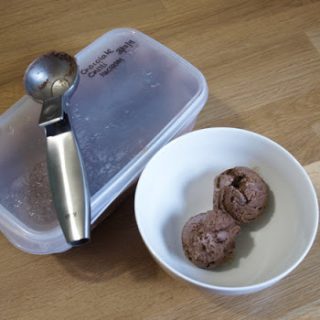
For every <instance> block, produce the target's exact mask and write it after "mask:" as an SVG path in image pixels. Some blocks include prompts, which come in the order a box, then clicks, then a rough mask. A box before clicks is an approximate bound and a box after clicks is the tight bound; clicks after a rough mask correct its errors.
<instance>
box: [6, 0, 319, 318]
mask: <svg viewBox="0 0 320 320" xmlns="http://www.w3.org/2000/svg"><path fill="white" fill-rule="evenodd" d="M319 12H320V2H319V1H311V0H310V1H308V0H292V1H291V0H268V1H259V0H246V1H243V0H228V1H222V0H198V1H192V0H185V1H181V0H180V1H178V0H176V1H171V0H170V1H169V0H162V1H160V0H140V1H129V0H118V1H106V0H96V1H84V0H79V1H75V0H69V1H49V0H42V1H39V0H30V1H22V0H12V1H1V2H0V21H1V22H0V43H1V46H0V113H1V112H4V111H5V110H6V109H7V108H8V107H9V106H10V105H12V104H13V103H14V102H15V101H17V100H18V99H19V98H20V97H21V96H22V95H23V94H24V93H23V86H22V77H23V73H24V70H25V68H26V66H27V64H28V63H30V62H31V61H32V60H33V59H34V58H35V57H36V56H37V55H39V54H41V53H43V52H46V51H48V50H50V49H53V48H54V49H56V50H65V51H67V52H70V53H71V54H74V53H76V52H77V51H79V50H80V49H82V48H83V47H85V46H87V45H88V44H89V43H90V42H92V41H93V40H94V39H96V38H97V37H98V36H100V35H101V34H103V33H104V32H106V31H108V30H110V29H112V28H115V27H121V26H128V27H133V28H137V29H139V30H141V31H143V32H145V33H147V34H149V35H150V36H152V37H154V38H155V39H157V40H158V41H160V42H162V43H163V44H165V45H166V46H168V47H170V48H172V49H173V50H175V51H176V52H177V53H179V54H181V55H182V56H183V57H185V58H186V59H187V60H189V61H190V62H192V63H193V64H194V65H195V66H197V67H198V68H199V69H200V70H201V71H202V72H203V73H204V75H205V77H206V79H207V81H208V86H209V92H210V95H209V100H208V103H207V105H206V106H205V108H204V110H203V112H202V113H201V114H200V117H199V119H198V122H197V128H203V127H211V126H233V127H240V128H246V129H250V130H253V131H256V132H259V133H262V134H264V135H267V136H269V137H270V138H272V139H274V140H276V141H277V142H279V143H280V144H282V145H283V146H284V147H286V148H287V149H288V150H289V151H290V152H291V153H293V154H294V155H295V156H296V157H297V159H298V160H299V161H301V163H302V164H303V165H305V166H306V168H307V170H308V172H309V174H310V176H311V177H312V179H313V181H314V184H315V186H316V188H317V192H318V194H320V162H317V161H318V160H319V158H320V156H319V154H320V148H319V146H320V108H319V105H320V19H319ZM311 163H312V164H311ZM309 164H310V165H309ZM0 248H1V255H0V319H5V320H7V319H57V318H59V319H151V320H158V319H211V318H214V319H216V320H219V319H237V320H240V319H246V320H251V319H280V320H297V319H303V320H304V319H305V320H306V319H308V320H310V319H320V311H319V310H320V298H319V291H320V278H319V272H320V267H319V263H320V256H319V252H320V241H319V239H318V238H317V240H316V243H315V244H314V246H313V248H312V250H311V252H310V253H309V254H308V256H307V258H306V259H305V261H304V262H303V263H302V264H301V265H300V266H299V267H298V268H297V269H296V270H295V271H294V272H293V273H292V274H290V275H289V276H288V277H287V278H285V279H284V280H283V281H281V282H280V283H279V284H277V285H276V286H274V287H272V288H270V289H267V290H265V291H263V292H260V293H257V294H254V295H250V296H248V297H223V296H215V295H208V294H205V293H203V292H200V291H198V290H196V289H194V288H192V287H189V286H188V285H186V284H184V283H182V282H179V281H177V280H173V279H172V278H170V277H169V276H167V275H166V274H165V273H164V272H163V271H162V270H161V269H160V268H159V267H158V266H157V265H156V264H155V262H154V261H153V260H152V258H151V257H150V255H149V254H148V252H147V250H146V248H145V246H144V244H143V242H142V240H141V238H140V235H139V233H138V230H137V226H136V223H135V220H134V215H133V196H132V194H131V195H130V196H129V197H128V199H127V200H126V201H125V202H124V203H123V204H122V205H120V207H119V208H118V209H117V210H116V211H115V212H114V214H113V215H112V216H111V217H110V218H109V219H107V220H105V221H104V222H102V223H101V224H100V225H99V226H98V227H97V228H96V229H95V231H94V232H93V240H92V243H91V244H89V245H88V246H86V247H83V248H77V249H73V250H71V251H69V252H67V253H64V254H59V255H52V256H32V255H28V254H25V253H23V252H20V251H19V250H17V249H16V248H14V247H13V246H12V245H11V244H9V242H8V241H7V240H6V239H5V238H4V237H3V236H2V235H0Z"/></svg>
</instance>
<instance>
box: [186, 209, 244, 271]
mask: <svg viewBox="0 0 320 320" xmlns="http://www.w3.org/2000/svg"><path fill="white" fill-rule="evenodd" d="M239 231H240V227H239V226H238V225H237V224H236V223H235V221H234V219H233V218H232V217H231V216H229V215H228V214H225V213H223V212H221V211H220V210H216V211H208V212H205V213H200V214H198V215H196V216H194V217H192V218H190V219H189V220H188V221H187V223H186V224H185V225H184V228H183V231H182V246H183V250H184V252H185V255H186V256H187V257H188V259H189V260H190V261H191V262H193V263H194V264H195V265H196V266H198V267H200V268H205V269H212V268H214V267H216V266H219V265H221V264H222V263H224V262H225V261H226V260H229V259H230V258H231V257H232V256H233V252H234V249H235V238H236V236H237V235H238V233H239Z"/></svg>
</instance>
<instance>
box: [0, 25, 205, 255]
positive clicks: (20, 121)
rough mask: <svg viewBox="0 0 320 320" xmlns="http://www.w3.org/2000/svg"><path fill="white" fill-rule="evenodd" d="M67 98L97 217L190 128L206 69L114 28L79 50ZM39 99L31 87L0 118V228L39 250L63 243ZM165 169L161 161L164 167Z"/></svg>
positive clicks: (136, 34)
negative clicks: (29, 94)
mask: <svg viewBox="0 0 320 320" xmlns="http://www.w3.org/2000/svg"><path fill="white" fill-rule="evenodd" d="M76 58H77V62H78V65H79V67H80V83H79V86H78V88H77V91H76V92H75V94H74V95H73V96H72V98H71V99H70V101H69V104H68V106H67V111H68V114H69V117H70V119H71V123H72V126H73V129H74V132H75V134H76V136H77V138H78V142H79V147H80V151H81V153H82V157H83V160H84V164H85V169H86V172H87V176H88V182H89V189H90V193H91V209H92V225H94V224H95V222H96V221H97V219H98V218H100V217H101V215H102V213H104V212H105V211H106V209H107V208H108V207H109V206H110V205H111V203H113V202H114V201H115V199H116V198H118V197H119V195H120V194H122V193H123V192H124V191H125V190H126V189H127V188H128V187H129V186H130V185H131V184H132V183H133V182H134V181H135V180H136V179H137V177H138V176H139V174H140V173H141V171H142V169H143V167H144V166H145V164H146V163H147V162H148V160H149V159H150V158H151V157H152V155H153V154H154V153H155V152H156V151H157V150H159V149H160V148H161V147H162V146H163V145H165V144H166V143H167V142H168V141H170V140H171V139H172V138H174V137H176V136H178V135H180V134H182V133H184V132H187V131H190V130H191V129H192V127H193V125H194V122H195V120H196V117H197V115H198V114H199V112H200V111H201V109H202V107H203V106H204V104H205V102H206V100H207V85H206V81H205V79H204V77H203V75H202V74H201V73H200V72H199V71H198V70H197V69H196V68H194V67H193V66H192V65H191V64H189V63H188V62H187V61H185V60H184V59H182V58H181V57H180V56H178V55H177V54H175V53H174V52H173V51H171V50H169V49H168V48H166V47H164V46H163V45H161V44H160V43H158V42H156V41H155V40H153V39H151V38H149V37H148V36H146V35H144V34H143V33H141V32H139V31H136V30H132V29H115V30H112V31H110V32H108V33H106V34H104V35H103V36H102V37H100V38H99V39H97V40H96V41H94V42H93V43H92V44H90V45H89V46H88V47H86V48H85V49H83V50H82V51H80V52H79V53H78V54H77V55H76ZM40 110H41V105H40V104H38V103H36V102H34V101H33V100H32V99H31V98H29V97H27V96H25V97H23V98H22V99H21V100H19V101H18V102H17V103H16V104H15V105H14V106H12V107H11V108H10V109H9V110H8V111H7V112H6V113H4V114H3V115H2V116H1V119H0V175H1V179H0V229H1V231H2V232H3V233H4V235H5V236H6V237H7V238H8V239H9V240H10V241H11V242H12V244H14V245H15V246H17V247H18V248H20V249H21V250H23V251H26V252H30V253H35V254H49V253H56V252H62V251H66V250H68V249H69V248H70V246H69V245H68V244H67V243H66V241H65V239H64V236H63V234H62V231H61V229H60V226H59V223H58V221H57V218H56V214H55V210H54V207H53V203H52V198H51V193H50V189H49V181H48V177H47V167H46V166H47V164H46V144H45V135H44V132H43V130H42V129H41V128H40V127H39V126H38V119H39V114H40ZM164 172H165V168H164Z"/></svg>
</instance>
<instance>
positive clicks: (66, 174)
mask: <svg viewBox="0 0 320 320" xmlns="http://www.w3.org/2000/svg"><path fill="white" fill-rule="evenodd" d="M78 82H79V76H78V66H77V63H76V61H75V59H74V58H73V57H71V56H70V55H68V54H66V53H63V52H50V53H48V54H45V55H43V56H41V57H39V58H38V59H36V60H35V61H33V62H32V63H31V64H30V65H29V67H28V68H27V70H26V72H25V77H24V85H25V89H26V91H27V93H28V94H29V95H30V96H32V97H33V98H34V99H35V100H36V101H38V102H40V103H42V111H41V115H40V119H39V125H40V126H41V127H43V128H44V129H45V132H46V142H47V163H48V175H49V181H50V187H51V192H52V196H53V202H54V206H55V209H56V211H57V215H58V219H59V222H60V225H61V228H62V230H63V233H64V236H65V238H66V240H67V242H68V243H70V244H71V245H73V246H75V245H79V244H82V243H85V242H87V241H88V240H89V238H90V203H89V192H88V188H87V182H86V174H85V171H84V166H83V163H82V159H81V154H80V151H79V148H78V144H77V140H76V138H75V136H74V133H73V131H72V129H71V126H70V122H69V119H68V115H67V113H66V112H65V105H66V99H68V98H69V97H70V96H71V95H72V93H73V92H74V91H75V89H76V87H77V85H78Z"/></svg>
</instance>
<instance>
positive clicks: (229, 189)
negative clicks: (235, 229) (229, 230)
mask: <svg viewBox="0 0 320 320" xmlns="http://www.w3.org/2000/svg"><path fill="white" fill-rule="evenodd" d="M267 201H268V187H267V184H266V183H265V182H264V181H263V179H262V178H261V177H260V176H259V175H258V174H257V173H256V172H255V171H253V170H251V169H249V168H246V167H235V168H232V169H228V170H226V171H224V172H222V173H221V174H220V175H219V176H218V177H217V178H216V179H215V192H214V207H215V208H216V209H219V210H222V211H223V212H225V213H228V214H230V215H231V216H232V217H233V218H234V219H235V220H236V221H237V222H238V223H248V222H251V221H253V220H255V219H256V218H257V217H258V216H260V215H261V214H262V213H263V211H264V209H265V207H266V205H267Z"/></svg>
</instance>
